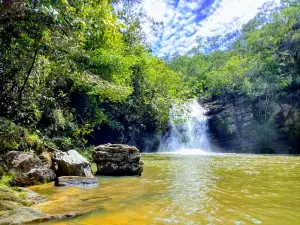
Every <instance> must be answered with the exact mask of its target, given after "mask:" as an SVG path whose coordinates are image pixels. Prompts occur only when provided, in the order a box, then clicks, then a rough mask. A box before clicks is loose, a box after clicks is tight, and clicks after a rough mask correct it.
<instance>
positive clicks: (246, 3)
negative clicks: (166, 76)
mask: <svg viewBox="0 0 300 225" xmlns="http://www.w3.org/2000/svg"><path fill="white" fill-rule="evenodd" d="M267 1H268V0H143V3H142V4H143V8H144V9H145V11H146V12H147V14H148V15H149V16H150V17H152V18H153V19H154V20H155V21H161V22H163V23H164V26H163V29H161V30H160V33H159V35H158V36H157V37H156V36H153V35H149V36H148V41H149V42H150V43H151V44H152V49H153V52H154V54H156V55H157V56H165V55H166V54H168V53H175V52H178V53H180V54H184V53H186V52H187V51H189V50H190V49H192V48H193V47H195V46H196V45H197V43H196V40H197V39H198V38H199V37H210V36H214V35H219V34H224V33H226V32H229V31H234V30H237V29H240V28H241V27H242V25H243V24H245V23H247V22H248V21H249V20H250V19H252V18H253V17H254V16H255V15H256V14H257V12H258V10H259V8H260V7H262V5H263V4H264V3H266V2H267ZM279 1H280V0H275V2H279ZM145 29H146V30H147V29H148V28H147V27H145Z"/></svg>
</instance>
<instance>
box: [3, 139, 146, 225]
mask: <svg viewBox="0 0 300 225" xmlns="http://www.w3.org/2000/svg"><path fill="white" fill-rule="evenodd" d="M140 157H141V154H140V153H139V150H138V149H137V148H135V147H133V146H128V145H121V144H119V145H116V144H106V145H100V146H98V147H95V149H94V152H93V160H94V162H95V163H96V165H97V172H96V175H107V176H128V175H136V176H141V174H142V172H143V164H144V163H143V161H141V160H140ZM0 168H1V174H0V176H1V177H2V175H3V174H5V173H12V174H13V178H12V180H11V185H12V186H14V187H15V188H2V187H0V201H1V203H0V224H26V223H40V222H46V221H50V220H57V219H66V218H72V217H76V216H80V215H79V214H76V213H74V212H70V213H67V214H59V215H48V214H43V213H42V212H41V211H39V210H36V209H33V208H31V207H30V206H31V205H34V204H38V203H41V202H45V201H46V198H45V197H43V196H40V195H38V194H37V193H35V192H33V191H31V190H29V189H27V188H20V187H26V186H31V185H38V184H42V183H48V182H53V181H54V185H55V186H78V187H83V186H89V187H93V186H97V185H98V179H97V178H95V177H94V174H93V172H92V168H91V163H90V162H89V161H88V160H87V159H86V158H85V157H83V156H82V155H81V154H80V153H78V152H77V151H76V150H69V151H67V152H63V151H60V150H56V149H51V148H47V149H45V150H43V151H40V152H19V151H10V152H8V153H6V154H4V155H1V156H0Z"/></svg>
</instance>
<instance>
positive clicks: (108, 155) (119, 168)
mask: <svg viewBox="0 0 300 225" xmlns="http://www.w3.org/2000/svg"><path fill="white" fill-rule="evenodd" d="M140 157H141V154H140V153H139V150H138V149H137V148H136V147H134V146H128V145H122V144H106V145H100V146H98V147H96V148H95V149H94V152H93V159H94V162H95V163H96V164H97V174H98V175H108V176H127V175H139V176H140V175H141V174H142V172H143V165H144V163H143V161H141V160H140Z"/></svg>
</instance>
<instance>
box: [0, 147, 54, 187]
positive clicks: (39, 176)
mask: <svg viewBox="0 0 300 225" xmlns="http://www.w3.org/2000/svg"><path fill="white" fill-rule="evenodd" d="M0 167H1V168H2V169H3V171H4V172H8V171H12V172H13V173H14V180H13V183H14V184H15V185H20V186H29V185H35V184H39V183H45V182H49V181H53V180H54V179H55V177H56V175H55V173H54V171H53V170H51V169H49V168H45V167H44V166H43V163H42V161H41V160H40V159H39V157H37V156H36V155H35V154H33V153H27V152H18V151H11V152H8V153H6V154H5V155H2V156H1V157H0Z"/></svg>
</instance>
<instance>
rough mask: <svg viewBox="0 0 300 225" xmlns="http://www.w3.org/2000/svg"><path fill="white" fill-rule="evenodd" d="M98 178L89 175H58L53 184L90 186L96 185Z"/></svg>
mask: <svg viewBox="0 0 300 225" xmlns="http://www.w3.org/2000/svg"><path fill="white" fill-rule="evenodd" d="M97 185H98V179H97V178H90V177H78V176H65V177H58V178H57V179H56V181H55V186H77V187H86V186H88V187H90V186H97Z"/></svg>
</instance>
